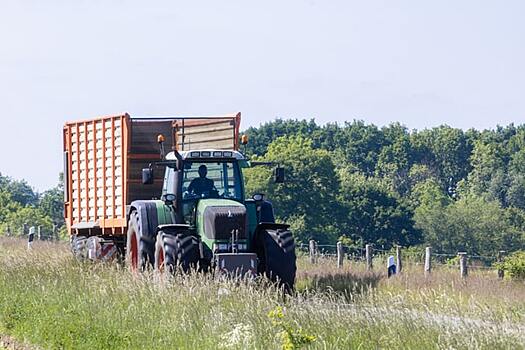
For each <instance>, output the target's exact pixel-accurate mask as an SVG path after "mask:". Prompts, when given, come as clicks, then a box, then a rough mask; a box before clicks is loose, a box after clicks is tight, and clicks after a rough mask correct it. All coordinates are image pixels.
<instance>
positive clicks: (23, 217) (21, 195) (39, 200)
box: [0, 175, 64, 235]
mask: <svg viewBox="0 0 525 350" xmlns="http://www.w3.org/2000/svg"><path fill="white" fill-rule="evenodd" d="M24 224H27V225H28V226H29V227H30V226H35V227H38V226H41V230H42V232H43V234H47V235H49V234H51V233H52V230H53V224H55V225H56V226H57V228H59V229H60V228H61V227H63V225H64V218H63V192H62V184H59V185H58V186H57V187H55V188H53V189H50V190H48V191H46V192H44V193H43V194H37V193H35V192H34V191H33V189H32V188H31V187H30V186H29V185H28V184H27V183H26V182H25V181H16V180H13V179H11V178H9V177H6V176H2V175H0V232H1V233H2V234H3V233H6V232H7V231H8V230H9V231H10V233H11V234H14V235H20V234H22V227H23V225H24Z"/></svg>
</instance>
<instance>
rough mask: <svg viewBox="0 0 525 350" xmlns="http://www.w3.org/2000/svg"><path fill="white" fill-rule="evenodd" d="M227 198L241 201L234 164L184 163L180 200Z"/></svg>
mask: <svg viewBox="0 0 525 350" xmlns="http://www.w3.org/2000/svg"><path fill="white" fill-rule="evenodd" d="M197 198H229V199H234V200H239V201H241V200H242V193H241V179H240V175H239V169H238V165H237V163H236V162H232V161H220V162H216V161H215V162H213V161H200V160H199V161H185V162H184V172H183V180H182V199H183V200H186V199H197Z"/></svg>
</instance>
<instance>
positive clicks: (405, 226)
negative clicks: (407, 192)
mask: <svg viewBox="0 0 525 350" xmlns="http://www.w3.org/2000/svg"><path fill="white" fill-rule="evenodd" d="M340 174H341V192H340V194H339V196H338V201H339V203H341V205H342V207H343V209H344V210H343V214H342V216H341V223H340V224H341V227H342V229H343V232H345V234H348V235H349V236H350V237H351V238H352V239H353V240H354V241H358V242H360V243H361V244H366V243H375V244H377V245H379V246H384V247H386V248H389V247H391V246H392V245H393V244H400V245H403V246H407V245H412V244H417V243H419V242H420V240H421V235H420V232H419V231H418V230H417V229H415V228H414V224H413V222H412V212H411V211H410V209H409V208H408V207H407V206H406V205H405V204H404V203H403V202H402V201H400V200H399V199H398V198H396V196H395V195H394V194H393V193H392V192H390V191H389V190H388V187H387V185H386V183H385V182H381V181H380V180H377V179H375V178H367V177H366V176H365V175H363V174H360V173H351V172H348V171H346V170H344V169H343V170H341V172H340Z"/></svg>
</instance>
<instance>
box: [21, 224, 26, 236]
mask: <svg viewBox="0 0 525 350" xmlns="http://www.w3.org/2000/svg"><path fill="white" fill-rule="evenodd" d="M26 232H27V223H24V224H23V225H22V236H24V235H25V234H26Z"/></svg>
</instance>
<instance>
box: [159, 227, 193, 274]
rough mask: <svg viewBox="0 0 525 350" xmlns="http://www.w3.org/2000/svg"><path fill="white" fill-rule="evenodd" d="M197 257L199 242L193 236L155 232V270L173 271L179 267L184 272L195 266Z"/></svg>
mask: <svg viewBox="0 0 525 350" xmlns="http://www.w3.org/2000/svg"><path fill="white" fill-rule="evenodd" d="M199 258H200V254H199V242H198V240H197V238H196V237H195V236H192V235H190V234H186V233H170V232H164V231H159V233H158V234H157V241H156V244H155V270H157V271H159V272H169V273H174V272H175V271H176V269H177V268H180V269H181V270H182V271H183V272H185V273H186V272H189V271H190V270H192V269H195V268H196V267H197V265H198V263H199Z"/></svg>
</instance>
